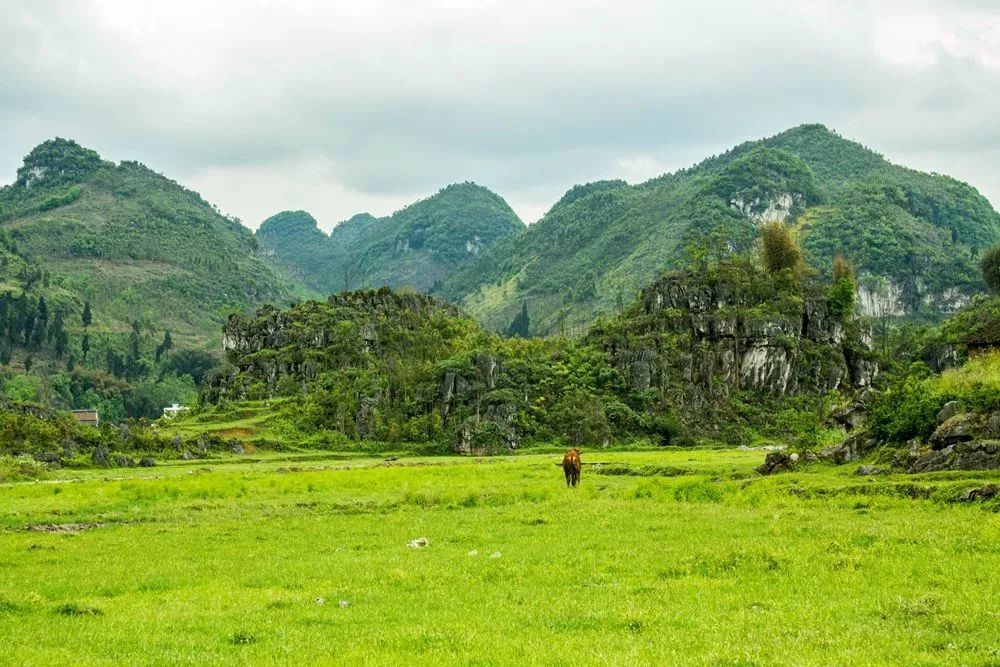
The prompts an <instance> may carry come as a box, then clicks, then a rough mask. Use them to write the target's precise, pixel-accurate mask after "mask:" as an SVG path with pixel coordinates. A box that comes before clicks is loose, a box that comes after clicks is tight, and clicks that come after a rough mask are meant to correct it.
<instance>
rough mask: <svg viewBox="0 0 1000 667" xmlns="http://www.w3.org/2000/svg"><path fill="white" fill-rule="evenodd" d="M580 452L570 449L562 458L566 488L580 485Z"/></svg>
mask: <svg viewBox="0 0 1000 667" xmlns="http://www.w3.org/2000/svg"><path fill="white" fill-rule="evenodd" d="M582 465H583V464H582V463H581V462H580V452H579V450H576V449H571V450H569V451H568V452H566V455H565V456H563V464H562V466H563V473H565V475H566V486H576V485H577V484H579V483H580V467H581V466H582Z"/></svg>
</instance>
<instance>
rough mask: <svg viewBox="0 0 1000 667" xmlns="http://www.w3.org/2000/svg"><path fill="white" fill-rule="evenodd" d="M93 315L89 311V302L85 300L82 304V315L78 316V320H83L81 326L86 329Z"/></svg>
mask: <svg viewBox="0 0 1000 667" xmlns="http://www.w3.org/2000/svg"><path fill="white" fill-rule="evenodd" d="M92 319H93V316H92V314H91V312H90V302H89V301H87V302H85V303H84V304H83V315H81V316H80V320H81V321H82V322H83V328H84V329H86V328H87V327H89V326H90V323H91V321H92Z"/></svg>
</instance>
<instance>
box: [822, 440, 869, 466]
mask: <svg viewBox="0 0 1000 667" xmlns="http://www.w3.org/2000/svg"><path fill="white" fill-rule="evenodd" d="M877 446H878V440H876V439H875V438H873V437H871V436H870V435H869V434H868V433H855V434H854V435H851V436H848V437H847V438H846V439H845V440H844V441H843V442H841V443H839V444H836V445H830V446H829V447H827V448H825V449H824V450H823V451H821V452H820V453H819V457H820V458H821V459H825V460H827V461H832V462H833V463H836V464H841V463H850V462H851V461H857V460H858V459H860V458H862V457H864V456H865V455H866V454H868V452H870V451H872V450H873V449H875V448H876V447H877Z"/></svg>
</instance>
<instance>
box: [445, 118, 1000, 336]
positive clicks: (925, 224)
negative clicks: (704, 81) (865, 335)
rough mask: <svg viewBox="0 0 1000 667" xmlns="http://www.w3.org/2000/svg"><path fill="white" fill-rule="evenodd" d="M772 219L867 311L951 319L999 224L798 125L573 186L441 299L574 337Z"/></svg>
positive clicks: (962, 191) (920, 177) (946, 191)
mask: <svg viewBox="0 0 1000 667" xmlns="http://www.w3.org/2000/svg"><path fill="white" fill-rule="evenodd" d="M772 220H783V221H785V222H786V223H787V224H789V225H793V226H794V227H795V229H796V230H797V233H798V237H799V240H800V242H801V243H802V245H803V246H804V248H805V250H806V251H807V259H808V261H809V263H810V264H811V265H812V266H814V267H815V268H817V269H818V270H820V271H822V272H824V273H828V271H829V266H830V263H831V260H832V258H833V257H834V256H835V255H837V254H843V255H844V256H845V257H846V258H847V259H848V260H849V261H851V262H852V263H853V264H854V265H855V266H856V267H857V269H858V272H859V275H860V278H861V285H860V290H859V301H860V303H861V306H862V310H863V312H866V313H868V314H892V315H902V314H923V315H926V316H928V317H936V316H939V315H940V314H942V313H947V312H952V311H953V310H955V309H956V308H957V307H958V306H959V305H961V304H962V303H964V302H965V301H966V300H967V299H968V297H969V296H970V295H971V294H974V293H976V292H978V291H980V290H981V288H982V285H981V280H980V277H979V272H978V270H977V269H976V260H977V257H978V256H979V254H980V253H981V252H982V251H984V250H985V249H986V248H988V247H989V246H991V245H993V244H995V243H997V242H998V241H1000V216H998V214H997V212H996V211H994V209H993V208H992V206H991V205H990V203H989V202H988V201H987V200H986V199H985V198H984V197H983V196H982V195H980V194H979V193H978V192H977V191H976V190H975V189H974V188H973V187H971V186H969V185H967V184H965V183H961V182H958V181H956V180H954V179H951V178H949V177H947V176H941V175H937V174H925V173H920V172H917V171H913V170H911V169H907V168H905V167H901V166H897V165H894V164H891V163H889V162H888V161H886V160H885V159H884V158H883V157H882V156H881V155H879V154H878V153H876V152H874V151H872V150H870V149H868V148H866V147H864V146H862V145H860V144H858V143H855V142H853V141H849V140H847V139H844V138H843V137H840V136H839V135H837V134H836V133H834V132H831V131H830V130H828V129H827V128H825V127H823V126H821V125H803V126H800V127H796V128H793V129H791V130H788V131H786V132H783V133H781V134H778V135H776V136H774V137H771V138H768V139H763V140H759V141H752V142H748V143H744V144H741V145H740V146H737V147H735V148H733V149H732V150H730V151H728V152H726V153H725V154H723V155H719V156H714V157H712V158H709V159H707V160H705V161H703V162H701V163H700V164H698V165H695V166H693V167H691V168H689V169H685V170H681V171H678V172H675V173H672V174H665V175H663V176H660V177H657V178H654V179H652V180H650V181H647V182H645V183H642V184H639V185H628V184H627V183H625V182H624V181H601V182H598V183H591V184H587V185H578V186H574V188H572V189H571V190H570V191H569V192H567V193H566V195H565V196H564V197H563V198H562V199H561V200H560V201H559V202H558V203H557V204H556V205H555V206H553V207H552V209H551V210H550V211H549V212H548V213H547V214H546V215H545V216H544V217H543V218H542V219H541V220H540V221H539V222H538V223H536V224H534V225H532V226H531V227H530V228H529V229H528V230H527V231H526V232H525V233H523V234H520V235H516V236H510V237H507V238H504V239H502V240H501V241H499V242H498V243H496V244H494V245H493V246H492V247H490V248H489V249H487V250H485V251H484V252H483V253H481V254H480V255H479V256H478V257H476V258H475V259H474V260H473V261H471V262H469V263H467V264H465V265H463V266H462V267H460V268H459V269H458V270H457V271H455V272H454V273H453V274H452V275H451V276H450V277H449V278H448V279H447V280H446V281H445V282H444V284H443V286H442V288H441V289H440V291H439V293H440V294H442V295H444V296H446V297H447V298H449V299H451V300H453V301H455V302H456V303H459V304H461V305H462V306H463V307H464V308H466V309H467V310H468V311H469V312H471V313H473V314H474V315H476V316H477V317H479V319H480V320H481V321H483V322H484V323H485V324H486V325H487V326H488V327H490V328H492V329H494V330H502V329H505V328H506V327H507V326H508V325H509V323H510V322H511V321H512V319H513V318H514V317H515V315H516V314H517V313H518V312H519V311H520V310H521V308H522V305H523V304H527V308H528V312H529V315H530V319H531V323H532V333H535V334H547V333H552V332H555V331H559V330H565V331H570V332H572V331H582V330H583V328H584V327H585V326H586V325H587V324H588V323H589V322H591V321H592V320H593V319H594V318H595V317H596V316H598V315H599V314H602V313H609V312H613V311H615V310H617V309H620V308H621V307H622V306H623V304H626V303H628V302H629V301H630V300H631V298H632V295H634V294H635V293H636V292H637V291H638V290H639V289H640V288H641V287H642V286H643V285H645V284H647V283H649V282H650V281H651V280H652V279H654V278H655V277H656V276H657V275H659V274H660V273H661V272H662V271H663V270H664V269H665V268H669V267H671V266H676V265H677V263H678V262H683V261H685V258H688V257H690V256H691V255H692V253H694V254H695V255H697V254H705V253H709V254H713V255H722V254H726V253H729V252H731V251H734V250H735V251H740V250H745V249H747V248H749V247H750V246H751V245H752V244H753V243H754V240H755V238H756V229H757V226H758V225H759V224H760V223H761V222H764V221H772Z"/></svg>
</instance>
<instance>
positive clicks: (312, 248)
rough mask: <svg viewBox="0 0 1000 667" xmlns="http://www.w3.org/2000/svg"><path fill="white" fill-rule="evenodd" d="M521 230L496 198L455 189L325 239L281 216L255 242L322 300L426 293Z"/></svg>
mask: <svg viewBox="0 0 1000 667" xmlns="http://www.w3.org/2000/svg"><path fill="white" fill-rule="evenodd" d="M523 229H524V224H523V223H522V222H521V220H520V219H519V218H518V217H517V215H516V214H515V213H514V211H513V210H511V208H510V206H508V205H507V202H505V201H504V200H503V199H502V198H501V197H499V196H498V195H496V194H494V193H493V192H490V191H489V190H487V189H486V188H483V187H481V186H479V185H476V184H474V183H458V184H455V185H449V186H448V187H446V188H444V189H442V190H441V191H440V192H438V193H437V194H435V195H434V196H432V197H428V198H427V199H423V200H421V201H418V202H416V203H414V204H411V205H410V206H407V207H406V208H404V209H402V210H400V211H397V212H396V213H394V214H392V215H391V216H389V217H385V218H375V217H373V216H371V215H368V214H359V215H356V216H354V217H352V218H351V219H349V220H347V221H345V222H342V223H340V224H339V225H337V226H336V227H334V229H333V232H332V233H331V234H330V236H329V237H327V236H326V235H325V234H324V233H323V232H322V231H320V230H319V228H318V227H317V226H316V221H315V220H314V219H313V218H312V216H311V215H309V214H308V213H306V212H305V211H285V212H282V213H279V214H277V215H275V216H272V217H270V218H268V219H267V220H265V221H264V223H263V224H262V225H261V226H260V229H259V230H258V232H257V238H258V239H259V240H260V242H261V243H262V244H263V245H264V246H265V247H266V248H268V249H269V251H270V252H271V253H273V257H274V259H275V260H276V262H277V263H279V264H280V265H281V266H283V267H285V269H286V270H288V271H289V272H291V273H293V274H294V275H296V276H297V277H299V278H301V279H302V280H303V281H304V282H305V283H306V284H307V285H309V286H310V287H311V288H313V289H314V290H316V291H318V292H320V293H323V294H330V293H333V292H338V291H347V290H353V289H360V288H364V287H380V286H390V287H413V288H416V289H419V290H422V291H428V290H430V289H431V288H432V287H433V286H434V285H436V284H437V283H439V282H441V281H443V280H445V279H447V277H448V276H450V275H451V274H452V273H453V272H454V271H455V270H456V269H457V268H458V267H459V266H461V265H462V264H464V263H466V262H468V261H469V260H470V259H473V258H475V257H476V256H477V255H479V253H480V252H482V251H483V250H485V249H486V248H488V247H490V246H491V245H492V244H493V243H494V242H496V241H497V240H499V239H502V238H505V237H507V236H511V235H514V234H517V233H518V232H520V231H522V230H523Z"/></svg>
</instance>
